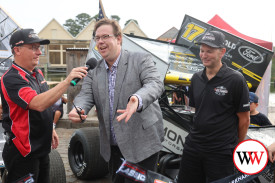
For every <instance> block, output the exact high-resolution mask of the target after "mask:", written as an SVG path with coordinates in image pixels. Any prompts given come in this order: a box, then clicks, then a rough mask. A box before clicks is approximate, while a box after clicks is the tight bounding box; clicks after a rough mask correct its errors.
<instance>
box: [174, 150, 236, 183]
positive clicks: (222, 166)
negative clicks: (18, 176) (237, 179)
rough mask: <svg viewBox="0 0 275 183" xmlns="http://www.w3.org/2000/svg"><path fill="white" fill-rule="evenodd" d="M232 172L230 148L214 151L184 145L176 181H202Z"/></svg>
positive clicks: (183, 182)
mask: <svg viewBox="0 0 275 183" xmlns="http://www.w3.org/2000/svg"><path fill="white" fill-rule="evenodd" d="M232 174H234V162H233V153H231V150H228V152H227V151H223V152H215V153H204V152H199V151H197V150H196V149H194V148H192V147H190V146H186V145H185V146H184V150H183V155H182V159H181V165H180V170H179V175H178V183H204V182H212V181H214V180H219V179H221V178H224V177H227V176H229V175H232Z"/></svg>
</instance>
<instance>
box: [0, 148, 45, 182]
mask: <svg viewBox="0 0 275 183" xmlns="http://www.w3.org/2000/svg"><path fill="white" fill-rule="evenodd" d="M2 156H3V160H4V163H5V167H6V169H7V170H8V177H7V183H11V182H14V181H16V180H18V179H21V178H23V177H25V176H26V175H28V174H32V176H33V179H34V181H35V182H37V183H49V182H50V180H49V178H50V177H49V173H50V159H49V155H48V154H47V155H46V156H43V157H40V158H37V157H32V156H30V155H28V156H27V157H23V156H22V155H21V154H20V152H19V151H18V150H17V148H16V147H15V145H14V144H13V143H10V144H9V145H8V144H7V143H5V146H4V149H3V153H2Z"/></svg>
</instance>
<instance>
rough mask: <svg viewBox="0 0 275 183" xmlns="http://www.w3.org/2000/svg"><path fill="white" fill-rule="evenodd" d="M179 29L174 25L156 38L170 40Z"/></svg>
mask: <svg viewBox="0 0 275 183" xmlns="http://www.w3.org/2000/svg"><path fill="white" fill-rule="evenodd" d="M178 32H179V30H178V29H177V28H175V27H172V28H171V29H169V30H168V31H166V32H165V33H163V34H162V35H161V36H159V37H158V38H157V39H158V40H163V39H165V40H168V39H169V40H171V39H175V38H176V36H177V34H178Z"/></svg>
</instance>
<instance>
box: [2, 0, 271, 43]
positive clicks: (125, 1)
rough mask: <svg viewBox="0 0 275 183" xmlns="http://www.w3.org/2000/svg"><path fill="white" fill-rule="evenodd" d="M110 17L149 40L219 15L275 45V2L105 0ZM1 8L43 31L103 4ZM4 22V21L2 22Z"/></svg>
mask: <svg viewBox="0 0 275 183" xmlns="http://www.w3.org/2000/svg"><path fill="white" fill-rule="evenodd" d="M102 3H103V6H104V9H105V13H106V15H107V16H108V17H111V15H118V16H119V17H120V18H121V20H120V25H121V27H122V28H123V27H124V23H125V22H126V21H127V20H129V19H135V20H137V21H138V23H139V26H140V28H141V29H142V30H143V32H144V33H145V34H146V35H147V36H148V37H149V38H153V39H155V38H157V37H159V36H160V35H161V34H163V33H164V32H166V31H167V30H169V29H170V28H172V27H176V28H177V29H179V28H180V26H181V23H182V20H183V18H184V16H185V14H187V15H190V16H192V17H194V18H196V19H199V20H201V21H203V22H207V21H208V20H210V19H211V18H212V17H213V16H215V14H218V15H219V16H220V17H221V18H222V19H223V20H225V21H226V22H227V23H228V24H230V25H231V26H232V27H233V28H235V29H236V30H238V31H239V32H241V33H243V34H245V35H248V36H251V37H255V38H258V39H262V40H265V41H271V42H273V43H275V10H274V9H275V0H191V1H190V0H102ZM0 6H1V7H2V8H3V9H4V10H5V11H6V12H7V13H8V14H9V15H10V16H11V17H12V18H13V19H14V20H15V21H16V22H17V23H18V24H19V25H20V26H21V27H22V28H34V29H35V31H36V32H37V33H39V31H41V29H42V28H44V27H45V26H46V25H47V24H48V23H49V22H50V21H51V20H52V19H53V18H55V19H56V20H57V21H58V22H59V23H60V24H61V25H63V24H64V23H65V21H66V20H67V19H70V18H72V19H75V17H76V16H77V15H78V14H80V13H87V14H89V15H91V16H94V15H95V14H97V13H98V9H99V8H98V6H99V0H74V1H70V0H43V1H41V0H0ZM0 21H1V20H0Z"/></svg>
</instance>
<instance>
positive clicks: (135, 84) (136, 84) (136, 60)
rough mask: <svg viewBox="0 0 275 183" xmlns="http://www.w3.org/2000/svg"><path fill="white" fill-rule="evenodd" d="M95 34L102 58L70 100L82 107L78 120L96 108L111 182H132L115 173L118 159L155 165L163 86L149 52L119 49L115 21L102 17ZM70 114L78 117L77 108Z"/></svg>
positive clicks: (160, 133) (149, 166)
mask: <svg viewBox="0 0 275 183" xmlns="http://www.w3.org/2000/svg"><path fill="white" fill-rule="evenodd" d="M94 32H95V36H94V40H95V42H96V46H97V48H98V51H99V53H100V55H101V56H102V57H103V59H102V60H100V61H99V62H98V65H97V67H96V68H95V69H93V70H92V71H89V73H88V75H87V77H86V78H85V79H84V82H83V84H82V89H81V91H80V93H79V94H78V95H77V97H76V98H75V101H74V102H75V105H76V106H79V107H81V108H82V109H80V110H81V112H82V115H81V118H82V119H85V118H86V117H87V115H85V114H87V113H88V112H89V110H90V109H91V108H92V107H93V106H94V105H95V106H96V109H97V114H98V119H99V129H100V153H101V155H102V157H103V158H104V159H105V160H106V161H107V162H109V170H110V173H111V175H112V180H113V182H118V183H123V182H130V180H124V178H123V177H120V176H115V175H116V171H117V170H118V168H119V167H120V165H121V164H122V161H121V158H124V159H126V160H127V161H130V162H133V163H137V164H139V165H141V166H142V167H144V168H147V169H149V170H153V171H154V170H156V168H157V162H158V153H159V151H160V150H161V149H162V145H161V142H162V141H163V134H164V132H163V121H162V114H161V110H160V106H159V103H158V98H159V97H160V96H161V94H162V92H163V90H164V86H163V82H162V81H161V80H160V75H159V73H158V71H157V69H156V67H155V64H154V62H153V60H152V57H151V55H149V54H144V53H137V52H130V51H127V50H124V49H122V47H121V45H122V32H121V28H120V26H119V24H118V23H117V22H116V21H114V20H109V19H101V20H100V21H98V22H97V23H96V25H95V28H94ZM126 49H127V48H126ZM84 112H85V113H84ZM69 118H70V119H71V120H72V121H73V122H80V121H81V119H80V117H79V115H78V114H77V111H76V109H73V110H72V111H71V112H70V113H69Z"/></svg>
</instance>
